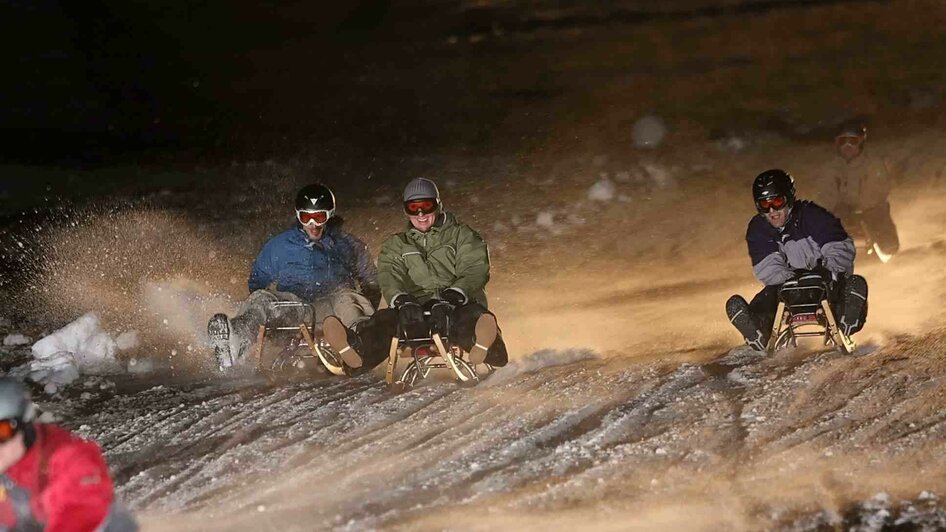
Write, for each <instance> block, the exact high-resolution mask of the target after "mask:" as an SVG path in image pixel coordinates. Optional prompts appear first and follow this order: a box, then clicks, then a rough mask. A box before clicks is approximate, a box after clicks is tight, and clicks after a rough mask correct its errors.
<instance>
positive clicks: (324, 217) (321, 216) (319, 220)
mask: <svg viewBox="0 0 946 532" xmlns="http://www.w3.org/2000/svg"><path fill="white" fill-rule="evenodd" d="M331 217H332V211H296V218H297V219H298V220H299V223H301V224H302V225H315V226H319V225H325V224H326V222H328V219H329V218H331Z"/></svg>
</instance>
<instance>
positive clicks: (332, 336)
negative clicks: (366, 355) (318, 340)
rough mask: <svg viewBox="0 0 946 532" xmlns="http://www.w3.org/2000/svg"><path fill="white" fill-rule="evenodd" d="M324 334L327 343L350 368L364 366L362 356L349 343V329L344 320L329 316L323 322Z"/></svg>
mask: <svg viewBox="0 0 946 532" xmlns="http://www.w3.org/2000/svg"><path fill="white" fill-rule="evenodd" d="M322 333H323V334H324V335H325V341H327V342H328V344H329V345H330V346H332V350H334V351H335V352H336V353H338V356H340V357H342V361H343V362H344V363H345V364H346V365H347V366H348V367H350V368H354V369H357V368H360V367H361V365H362V360H361V355H359V354H358V352H357V351H355V349H354V348H353V347H352V346H351V344H349V343H348V328H347V327H345V325H344V324H343V323H342V320H340V319H338V318H337V317H335V316H329V317H327V318H325V319H324V320H323V321H322Z"/></svg>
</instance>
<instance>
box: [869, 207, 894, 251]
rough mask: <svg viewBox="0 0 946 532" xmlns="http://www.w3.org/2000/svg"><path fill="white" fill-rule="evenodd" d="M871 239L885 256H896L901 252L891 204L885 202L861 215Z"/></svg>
mask: <svg viewBox="0 0 946 532" xmlns="http://www.w3.org/2000/svg"><path fill="white" fill-rule="evenodd" d="M861 216H862V219H863V220H864V225H865V226H867V231H868V232H869V233H870V237H871V239H872V240H873V241H874V243H875V244H876V245H877V247H878V248H880V252H881V253H883V254H884V255H894V254H896V253H897V251H899V250H900V237H899V236H898V235H897V226H896V224H894V222H893V218H892V217H891V216H890V203H888V202H886V201H885V202H883V203H881V204H880V205H877V206H876V207H871V208H870V209H868V210H865V211H864V213H863V214H862V215H861Z"/></svg>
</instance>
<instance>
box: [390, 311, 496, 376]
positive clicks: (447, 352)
mask: <svg viewBox="0 0 946 532" xmlns="http://www.w3.org/2000/svg"><path fill="white" fill-rule="evenodd" d="M399 358H411V359H412V360H411V362H410V363H409V364H408V365H407V367H405V368H404V371H403V372H401V374H400V375H399V376H398V375H397V365H398V359H399ZM483 365H484V366H485V367H486V370H487V374H489V373H492V371H493V367H492V366H490V365H489V364H483ZM434 369H449V370H451V371H452V372H453V375H454V377H456V380H457V381H458V382H459V383H460V384H461V385H466V386H475V385H476V384H477V383H479V381H480V375H479V373H478V372H477V370H476V367H475V366H474V365H473V364H471V363H470V362H468V361H467V360H466V358H464V351H463V350H462V349H460V347H459V346H458V345H455V344H453V343H452V342H450V340H449V338H446V337H442V336H441V335H440V334H437V333H433V334H430V335H429V336H424V337H421V338H407V337H405V335H404V332H403V331H402V330H401V327H400V326H398V335H397V336H394V337H392V338H391V347H390V349H389V350H388V367H387V370H386V371H385V379H384V380H385V382H387V383H388V386H389V387H390V388H392V389H394V390H396V391H403V390H407V389H409V388H411V387H413V386H414V385H415V384H416V383H417V381H418V380H420V379H426V378H427V377H428V376H429V375H430V372H431V371H432V370H434Z"/></svg>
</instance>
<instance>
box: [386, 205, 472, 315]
mask: <svg viewBox="0 0 946 532" xmlns="http://www.w3.org/2000/svg"><path fill="white" fill-rule="evenodd" d="M378 269H379V270H380V272H379V274H378V282H379V284H380V285H381V293H382V294H383V295H384V298H385V300H386V301H394V300H395V299H397V298H398V296H401V295H404V294H408V295H411V296H413V297H415V298H417V300H418V301H419V302H421V303H425V302H427V301H429V300H431V299H441V294H442V292H443V291H444V290H448V289H452V290H456V291H458V292H460V293H461V294H462V295H464V296H466V297H467V298H469V300H471V301H475V302H476V303H479V304H480V305H483V306H484V307H487V306H488V305H487V302H486V283H487V282H488V281H489V250H488V249H487V247H486V242H484V241H483V238H482V237H480V235H479V233H477V232H476V231H474V230H473V229H471V228H470V226H468V225H466V224H465V223H462V222H460V221H459V220H457V217H456V216H454V215H453V214H451V213H449V212H440V213H438V214H436V218H435V220H434V223H433V225H432V226H431V227H430V229H428V230H427V231H426V232H422V231H420V230H418V229H417V228H415V227H414V226H412V225H408V227H407V229H406V230H405V231H404V232H401V233H397V234H395V235H392V236H391V237H390V238H388V239H387V240H386V241H385V242H384V244H383V245H382V246H381V255H380V256H379V257H378Z"/></svg>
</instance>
